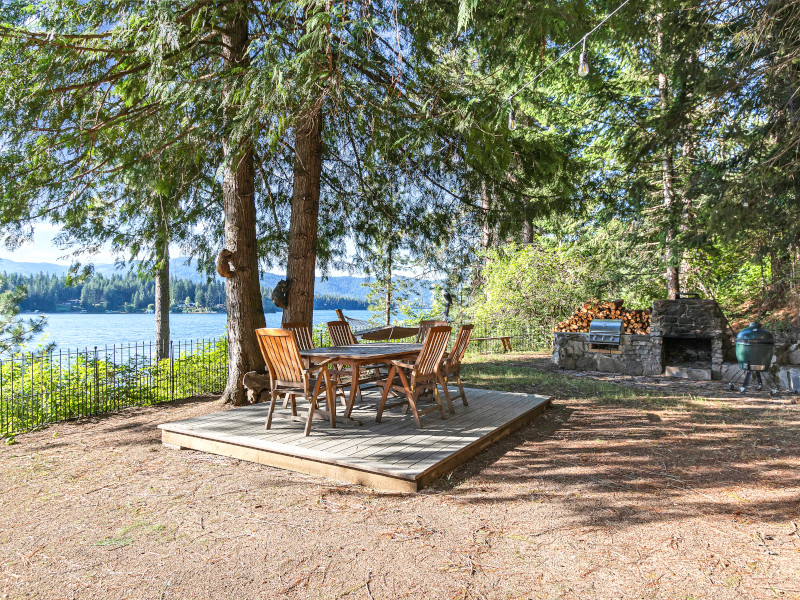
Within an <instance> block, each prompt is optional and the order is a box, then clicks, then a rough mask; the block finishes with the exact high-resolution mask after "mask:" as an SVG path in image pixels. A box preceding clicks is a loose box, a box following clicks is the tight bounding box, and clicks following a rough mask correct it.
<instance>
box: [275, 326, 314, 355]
mask: <svg viewBox="0 0 800 600" xmlns="http://www.w3.org/2000/svg"><path fill="white" fill-rule="evenodd" d="M281 329H288V330H289V331H294V338H295V339H296V340H297V347H298V348H299V349H300V350H311V349H313V348H314V339H313V338H312V337H311V325H309V324H308V323H303V322H302V321H292V322H291V323H284V324H283V325H281Z"/></svg>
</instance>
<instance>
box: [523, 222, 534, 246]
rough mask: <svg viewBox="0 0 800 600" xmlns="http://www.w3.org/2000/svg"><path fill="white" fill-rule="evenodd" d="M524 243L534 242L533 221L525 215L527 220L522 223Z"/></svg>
mask: <svg viewBox="0 0 800 600" xmlns="http://www.w3.org/2000/svg"><path fill="white" fill-rule="evenodd" d="M522 243H523V244H532V243H533V223H531V220H530V219H529V218H528V217H525V222H524V223H523V224H522Z"/></svg>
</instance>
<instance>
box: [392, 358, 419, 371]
mask: <svg viewBox="0 0 800 600" xmlns="http://www.w3.org/2000/svg"><path fill="white" fill-rule="evenodd" d="M392 364H393V365H394V366H395V367H403V368H404V369H413V368H414V365H410V364H408V363H404V362H403V361H401V360H393V361H392Z"/></svg>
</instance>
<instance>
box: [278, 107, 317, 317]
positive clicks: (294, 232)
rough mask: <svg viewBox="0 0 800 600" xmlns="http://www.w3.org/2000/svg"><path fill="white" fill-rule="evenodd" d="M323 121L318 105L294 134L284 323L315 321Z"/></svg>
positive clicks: (306, 116)
mask: <svg viewBox="0 0 800 600" xmlns="http://www.w3.org/2000/svg"><path fill="white" fill-rule="evenodd" d="M322 119H323V116H322V106H321V105H320V106H317V107H315V108H313V109H312V110H311V111H309V113H307V114H306V115H305V116H303V117H301V119H300V122H299V123H298V124H297V130H296V134H295V146H294V148H295V155H294V183H293V190H292V214H291V217H290V220H289V258H288V261H287V265H286V279H287V281H288V282H289V283H290V284H291V285H290V287H289V306H288V307H287V308H286V309H285V310H284V311H283V322H284V323H289V322H291V321H300V322H303V323H311V322H312V320H313V317H314V278H315V276H316V266H317V229H318V225H319V192H320V178H321V177H322Z"/></svg>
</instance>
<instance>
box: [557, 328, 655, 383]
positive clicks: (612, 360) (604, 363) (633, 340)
mask: <svg viewBox="0 0 800 600" xmlns="http://www.w3.org/2000/svg"><path fill="white" fill-rule="evenodd" d="M554 336H555V337H554V341H553V362H554V363H555V364H556V365H558V366H559V367H561V368H562V369H578V370H580V371H603V372H606V373H624V374H625V375H661V371H662V366H661V338H653V337H652V336H649V335H628V334H624V335H623V336H622V338H621V344H620V350H622V354H606V353H602V352H592V351H591V350H590V349H589V340H588V336H587V335H586V334H585V333H571V332H560V331H559V332H556V333H555V334H554Z"/></svg>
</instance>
